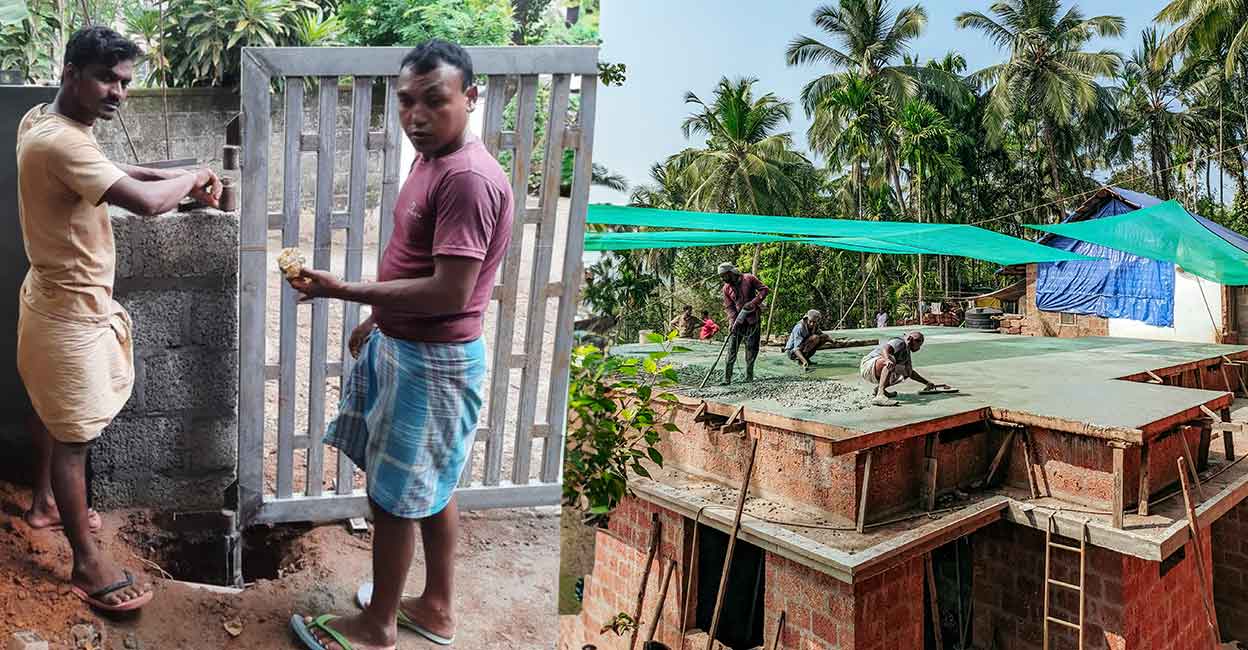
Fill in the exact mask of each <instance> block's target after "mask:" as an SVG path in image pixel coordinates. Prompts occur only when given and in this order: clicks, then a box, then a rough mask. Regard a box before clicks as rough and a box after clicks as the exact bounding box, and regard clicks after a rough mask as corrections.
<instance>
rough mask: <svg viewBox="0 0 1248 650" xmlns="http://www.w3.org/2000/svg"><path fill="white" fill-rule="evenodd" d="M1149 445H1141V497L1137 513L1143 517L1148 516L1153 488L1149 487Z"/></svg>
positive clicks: (1137, 505)
mask: <svg viewBox="0 0 1248 650" xmlns="http://www.w3.org/2000/svg"><path fill="white" fill-rule="evenodd" d="M1149 473H1150V472H1149V469H1148V443H1144V444H1142V445H1140V495H1139V497H1138V499H1139V501H1138V503H1137V504H1136V509H1135V512H1136V514H1138V515H1139V516H1141V517H1147V516H1148V500H1149V498H1151V497H1152V494H1153V488H1152V486H1151V485H1149Z"/></svg>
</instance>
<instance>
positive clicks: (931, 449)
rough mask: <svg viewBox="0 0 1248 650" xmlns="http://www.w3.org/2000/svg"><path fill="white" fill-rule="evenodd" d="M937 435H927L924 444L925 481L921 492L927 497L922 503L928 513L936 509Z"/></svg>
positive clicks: (938, 442)
mask: <svg viewBox="0 0 1248 650" xmlns="http://www.w3.org/2000/svg"><path fill="white" fill-rule="evenodd" d="M938 435H939V434H936V433H929V434H927V440H926V443H925V446H926V453H925V456H926V458H927V465H926V468H925V469H926V479H927V480H926V481H924V486H923V491H924V493H925V496H926V497H927V498H926V499H924V502H925V506H926V507H927V511H928V512H931V511H933V510H935V509H936V470H937V462H936V446H937V445H938V444H940V440H939V439H938V438H937V436H938Z"/></svg>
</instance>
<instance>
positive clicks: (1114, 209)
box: [1036, 188, 1216, 327]
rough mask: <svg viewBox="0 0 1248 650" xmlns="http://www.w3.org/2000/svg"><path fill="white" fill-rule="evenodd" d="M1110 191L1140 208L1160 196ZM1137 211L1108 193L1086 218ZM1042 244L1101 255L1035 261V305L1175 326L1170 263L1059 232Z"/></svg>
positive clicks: (1158, 325)
mask: <svg viewBox="0 0 1248 650" xmlns="http://www.w3.org/2000/svg"><path fill="white" fill-rule="evenodd" d="M1113 191H1114V192H1116V193H1117V194H1118V195H1119V196H1122V197H1123V198H1125V199H1127V200H1128V201H1131V202H1132V203H1135V204H1136V205H1138V206H1140V207H1141V208H1147V207H1149V206H1152V205H1156V204H1158V203H1161V199H1158V198H1156V197H1154V196H1150V195H1148V194H1141V193H1138V192H1131V191H1128V190H1123V189H1119V188H1113ZM1135 209H1136V208H1133V207H1131V206H1130V205H1128V204H1126V203H1124V202H1123V201H1121V200H1119V199H1118V198H1117V197H1110V198H1109V199H1108V200H1107V201H1106V202H1105V203H1104V204H1102V205H1101V207H1100V209H1099V210H1097V212H1096V213H1094V214H1093V215H1092V216H1091V217H1090V218H1091V219H1099V218H1102V217H1112V216H1116V215H1120V214H1126V213H1128V212H1131V211H1133V210H1135ZM1072 216H1073V215H1072ZM1067 220H1069V217H1068V218H1067ZM1215 225H1216V224H1215ZM1040 243H1043V244H1045V245H1046V246H1052V247H1054V248H1060V249H1062V250H1065V251H1069V252H1071V253H1078V254H1080V255H1086V256H1088V257H1099V258H1102V259H1098V260H1094V261H1086V262H1084V261H1079V262H1045V263H1041V264H1039V265H1038V266H1037V275H1036V307H1037V308H1038V309H1041V310H1044V311H1058V312H1069V313H1075V314H1094V315H1096V316H1103V317H1105V318H1128V319H1131V320H1137V321H1142V322H1144V323H1147V324H1149V325H1154V326H1157V327H1173V326H1174V264H1172V263H1170V262H1164V261H1160V260H1151V259H1147V258H1143V257H1137V256H1135V255H1131V254H1130V253H1124V252H1122V251H1119V250H1115V249H1112V248H1107V247H1105V246H1101V245H1099V244H1093V243H1089V242H1085V241H1079V240H1075V239H1070V238H1068V237H1062V236H1060V235H1051V236H1048V237H1045V238H1044V239H1042V240H1040Z"/></svg>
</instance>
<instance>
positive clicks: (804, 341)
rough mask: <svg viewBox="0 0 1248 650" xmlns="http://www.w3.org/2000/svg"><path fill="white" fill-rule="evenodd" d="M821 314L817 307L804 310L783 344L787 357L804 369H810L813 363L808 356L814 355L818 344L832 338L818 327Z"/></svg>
mask: <svg viewBox="0 0 1248 650" xmlns="http://www.w3.org/2000/svg"><path fill="white" fill-rule="evenodd" d="M822 316H823V314H820V313H819V310H818V309H812V310H810V311H808V312H806V315H805V316H802V318H801V320H799V321H797V324H796V325H794V326H793V331H792V332H789V340H788V342H787V343H785V344H784V351H785V352H787V353H788V355H789V358H790V359H792V360H794V361H796V362H797V363H798V364H799V365H800V366H802V369H804V370H810V366H812V365H814V363H813V362H812V361H811V360H810V358H811V357H813V356H815V352H817V351H818V350H819V346H821V345H823V344H824V343H827V342H828V341H831V340H832V337H831V336H828V335H827V334H824V333H823V331H822V330H820V329H819V319H820V318H822Z"/></svg>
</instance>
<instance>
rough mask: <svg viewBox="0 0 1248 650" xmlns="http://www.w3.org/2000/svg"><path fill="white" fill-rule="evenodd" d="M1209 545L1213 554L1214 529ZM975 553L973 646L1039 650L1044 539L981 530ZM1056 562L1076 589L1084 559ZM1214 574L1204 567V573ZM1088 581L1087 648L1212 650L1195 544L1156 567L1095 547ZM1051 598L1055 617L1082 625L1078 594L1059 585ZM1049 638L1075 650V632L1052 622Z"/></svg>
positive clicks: (1058, 572)
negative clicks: (1080, 562)
mask: <svg viewBox="0 0 1248 650" xmlns="http://www.w3.org/2000/svg"><path fill="white" fill-rule="evenodd" d="M1204 539H1205V542H1204V549H1205V553H1206V554H1208V553H1209V551H1210V548H1209V534H1208V531H1205V533H1204ZM1059 541H1063V542H1064V543H1071V541H1072V540H1059ZM971 548H972V553H973V558H974V578H973V581H974V584H973V599H974V617H975V618H974V622H973V629H974V633H973V634H974V638H973V640H974V642H975V644H976V645H977V646H978V647H984V648H987V647H995V648H998V649H1000V650H1039V649H1040V648H1041V647H1042V640H1043V628H1042V626H1041V621H1042V620H1043V616H1044V609H1043V607H1044V533H1043V532H1041V531H1038V530H1035V529H1032V528H1028V527H1025V526H1019V525H1015V524H1010V523H1007V522H998V523H995V524H993V525H991V526H988V527H986V528H984V529H981V530H980V531H977V532H976V533H975V534H974V535H973V536H972V538H971ZM1206 557H1207V556H1206ZM1053 558H1054V559H1053V565H1054V567H1053V568H1054V570H1053V578H1054V579H1056V580H1061V581H1064V582H1069V583H1071V584H1078V582H1079V564H1078V556H1077V555H1075V554H1071V553H1067V552H1065V551H1054V555H1053ZM1209 568H1210V567H1209V566H1206V567H1204V569H1205V570H1206V571H1208V570H1209ZM1085 580H1086V602H1085V616H1084V642H1085V646H1084V647H1086V648H1089V649H1100V648H1108V649H1112V650H1137V649H1138V650H1155V649H1160V648H1166V649H1173V650H1186V649H1188V648H1191V649H1193V650H1195V649H1197V648H1208V647H1210V645H1211V639H1210V635H1209V630H1208V627H1207V626H1205V625H1204V620H1205V618H1204V613H1203V611H1202V605H1201V597H1200V583H1199V576H1198V575H1197V574H1196V562H1195V553H1194V547H1193V546H1192V544H1191V543H1190V542H1189V543H1188V544H1187V546H1185V547H1184V549H1183V550H1181V551H1178V552H1176V555H1175V556H1174V557H1172V558H1171V560H1170V561H1168V562H1150V561H1147V560H1141V559H1138V558H1133V557H1128V556H1123V555H1119V554H1117V553H1114V552H1112V551H1108V550H1106V549H1101V548H1096V547H1089V551H1088V558H1087V566H1086V574H1085ZM1050 598H1051V600H1050V603H1051V607H1052V609H1051V610H1050V615H1052V616H1055V617H1057V618H1061V619H1063V620H1067V621H1077V620H1078V607H1079V601H1078V595H1077V594H1075V592H1073V591H1070V590H1066V589H1062V588H1060V587H1054V588H1053V591H1052V593H1051V594H1050ZM1050 635H1051V637H1050V638H1051V639H1052V644H1053V647H1058V648H1073V647H1076V645H1075V644H1076V642H1077V639H1076V638H1075V633H1074V631H1073V630H1067V629H1065V628H1062V627H1061V626H1058V625H1055V624H1054V625H1051V626H1050Z"/></svg>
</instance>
